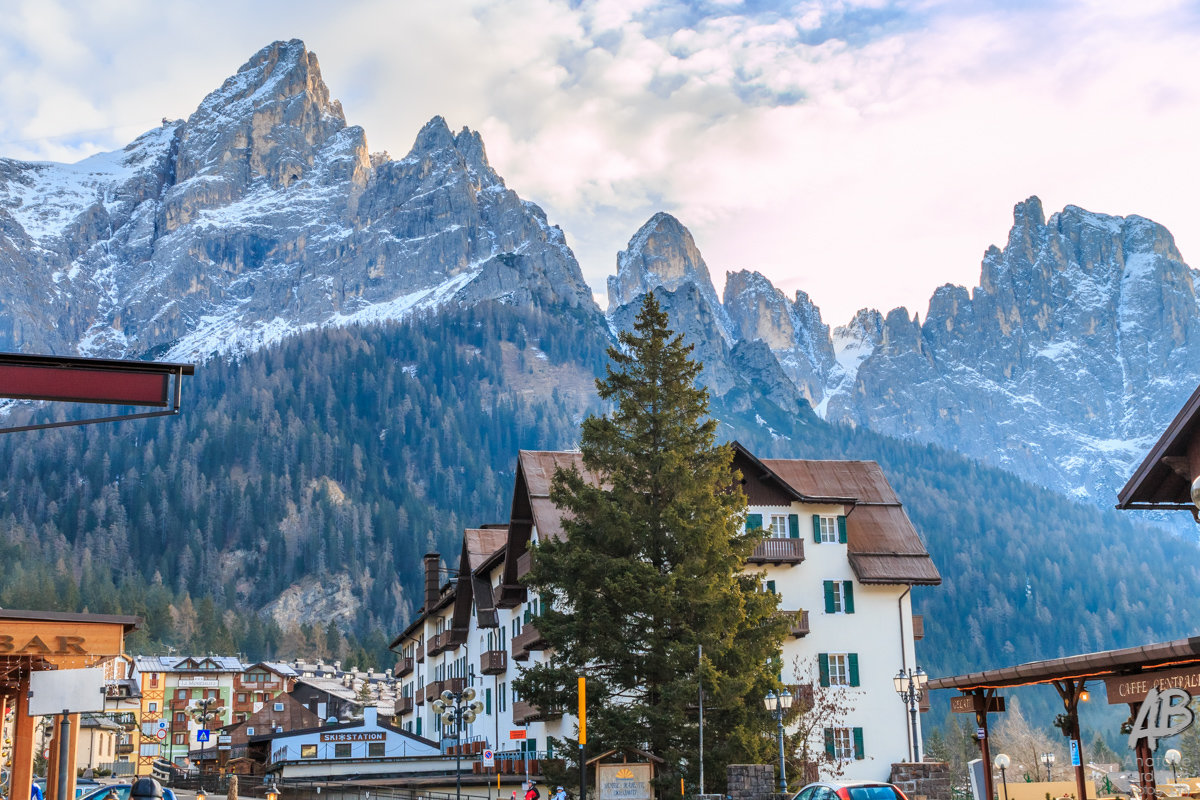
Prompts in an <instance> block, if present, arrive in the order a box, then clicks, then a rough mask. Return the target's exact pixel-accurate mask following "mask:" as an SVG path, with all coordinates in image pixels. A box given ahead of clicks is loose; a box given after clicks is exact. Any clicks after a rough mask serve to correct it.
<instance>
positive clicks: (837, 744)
mask: <svg viewBox="0 0 1200 800" xmlns="http://www.w3.org/2000/svg"><path fill="white" fill-rule="evenodd" d="M833 757H834V758H836V759H837V760H839V761H853V760H854V731H853V730H852V729H851V728H834V729H833Z"/></svg>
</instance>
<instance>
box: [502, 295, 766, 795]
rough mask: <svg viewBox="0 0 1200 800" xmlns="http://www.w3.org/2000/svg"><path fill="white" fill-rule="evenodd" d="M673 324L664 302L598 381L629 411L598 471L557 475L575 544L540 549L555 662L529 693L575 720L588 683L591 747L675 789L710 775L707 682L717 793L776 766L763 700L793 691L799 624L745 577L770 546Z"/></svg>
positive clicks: (597, 436)
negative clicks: (701, 697)
mask: <svg viewBox="0 0 1200 800" xmlns="http://www.w3.org/2000/svg"><path fill="white" fill-rule="evenodd" d="M667 323H668V320H667V315H666V314H665V313H664V312H663V311H662V310H661V309H660V308H659V306H658V303H657V301H656V300H655V298H654V295H653V294H648V295H647V296H646V299H645V302H644V304H643V306H642V309H641V311H640V313H639V315H638V318H637V323H636V325H635V326H634V329H633V331H631V332H625V333H622V334H621V335H620V348H612V349H610V351H609V357H610V359H611V363H610V364H609V366H608V368H607V375H606V377H604V378H603V379H600V380H598V381H597V382H596V385H597V388H598V389H599V393H600V396H601V398H603V399H604V400H606V401H608V402H610V403H612V408H613V410H612V411H611V413H610V414H608V415H606V416H590V417H588V418H587V419H586V420H584V423H583V430H582V436H581V450H582V461H583V467H584V471H583V473H581V472H580V471H579V470H577V469H574V468H572V469H569V470H558V471H557V472H556V474H555V475H554V479H553V482H552V487H551V493H550V497H551V500H552V501H553V502H554V503H555V505H557V506H558V508H560V509H561V510H562V511H563V512H564V516H563V531H564V534H565V536H563V537H562V538H557V539H548V540H547V539H543V540H542V541H541V542H539V543H538V544H537V545H536V546H535V547H534V548H533V558H532V567H531V570H530V572H529V574H528V576H527V578H526V580H527V584H528V585H529V587H530V589H531V592H536V593H539V594H541V596H542V597H543V603H542V609H543V613H542V616H541V617H540V618H539V619H538V620H537V625H538V629H539V631H540V632H541V633H542V634H543V635H544V637H545V639H546V641H547V643H548V644H549V645H550V647H551V651H550V652H551V656H550V658H549V659H548V660H547V661H546V662H543V663H541V664H536V665H534V666H532V667H530V668H529V669H528V670H526V672H525V673H524V675H523V677H522V678H521V679H520V680H519V681H518V682H517V688H518V690H519V691H520V692H521V696H522V698H523V699H526V700H528V701H529V702H532V703H534V704H535V705H537V706H539V707H541V708H560V709H564V710H573V709H574V703H576V702H577V689H576V687H577V677H578V676H585V677H586V678H587V701H588V708H587V711H588V732H589V737H588V738H589V748H591V749H592V751H593V752H596V749H595V748H596V747H599V748H600V749H608V748H612V747H635V748H645V749H646V750H648V751H649V752H650V753H652V754H654V755H655V756H658V757H660V758H662V759H664V761H665V765H664V767H663V769H661V770H660V772H659V778H660V782H661V783H662V785H663V786H667V785H677V784H676V783H675V781H676V779H677V777H678V776H681V775H682V776H684V777H687V778H692V779H694V777H695V773H696V772H697V770H698V762H697V759H696V755H697V738H698V737H697V733H698V731H697V728H698V714H697V690H698V686H699V681H700V678H701V677H702V678H703V685H704V689H705V692H706V698H705V739H706V742H708V743H709V747H708V748H707V750H706V753H705V766H706V769H707V770H708V771H709V772H708V774H710V775H712V776H713V778H714V779H713V780H710V785H712V784H719V783H721V781H722V779H723V775H724V765H725V764H726V763H730V762H731V761H732V760H734V759H754V760H757V759H759V758H760V757H761V758H769V756H770V748H771V742H772V741H773V739H772V737H771V731H772V728H771V721H770V720H769V719H768V718H767V716H766V714H765V711H764V710H763V708H762V703H761V698H762V697H763V696H764V695H765V694H766V692H767V690H768V689H770V688H772V687H774V686H776V685H777V683H776V677H775V676H776V675H777V674H778V672H779V668H780V649H781V642H782V639H783V636H784V628H785V626H784V623H783V622H782V620H781V619H780V617H779V616H778V615H777V614H776V613H775V611H776V604H777V600H776V597H775V596H774V595H773V594H769V593H766V592H763V591H761V586H760V577H759V576H756V575H754V574H748V573H746V572H744V571H743V570H744V565H745V562H746V558H747V557H748V556H749V555H750V553H751V552H752V550H753V548H754V546H755V545H756V544H758V542H759V541H761V537H762V535H763V534H762V532H761V531H757V530H752V531H746V530H744V524H743V523H744V517H745V511H746V496H745V494H744V493H743V492H742V490H741V486H740V483H739V479H740V476H739V475H737V474H736V472H735V470H734V469H733V466H732V464H733V451H732V449H731V448H730V447H729V446H728V445H718V444H717V443H716V428H717V423H716V421H715V420H713V419H710V418H708V417H707V412H708V392H707V390H705V389H703V388H700V387H697V385H696V379H697V377H698V376H699V373H700V369H701V366H700V364H698V363H697V362H695V361H692V360H691V359H690V357H689V355H690V352H691V347H690V346H687V345H685V344H684V343H683V339H682V337H681V336H678V335H673V334H672V332H671V331H670V330H669V329H668V327H667ZM550 598H552V599H553V602H545V600H548V599H550ZM699 648H703V658H702V660H701V659H698V652H699Z"/></svg>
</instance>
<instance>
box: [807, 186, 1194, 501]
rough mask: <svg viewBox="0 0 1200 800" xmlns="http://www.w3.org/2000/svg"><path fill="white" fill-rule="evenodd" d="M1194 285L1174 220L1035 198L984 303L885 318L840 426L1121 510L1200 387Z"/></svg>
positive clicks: (958, 294)
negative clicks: (1170, 225) (939, 449)
mask: <svg viewBox="0 0 1200 800" xmlns="http://www.w3.org/2000/svg"><path fill="white" fill-rule="evenodd" d="M1195 280H1196V273H1195V272H1194V271H1193V270H1191V269H1190V268H1189V267H1188V266H1187V265H1186V264H1185V263H1184V261H1183V257H1182V256H1181V255H1180V254H1179V251H1178V250H1177V249H1176V247H1175V243H1174V240H1173V239H1172V237H1171V234H1170V233H1169V232H1168V231H1167V230H1166V229H1165V228H1163V227H1162V226H1161V225H1158V224H1156V223H1154V222H1151V221H1149V220H1146V219H1143V218H1141V217H1132V216H1131V217H1126V218H1121V217H1110V216H1105V215H1102V214H1094V213H1090V212H1088V211H1084V210H1083V209H1081V208H1077V207H1075V206H1068V207H1067V208H1066V209H1064V210H1063V211H1062V212H1060V213H1058V214H1054V215H1052V216H1051V217H1050V219H1049V220H1046V219H1045V217H1044V214H1043V212H1042V206H1041V203H1040V202H1039V201H1038V200H1037V198H1031V199H1029V200H1027V201H1025V202H1024V203H1021V204H1019V205H1018V206H1017V207H1016V210H1015V212H1014V224H1013V228H1012V231H1011V233H1010V234H1009V237H1008V243H1007V245H1006V247H1005V248H1004V249H1003V250H999V249H997V248H995V247H993V248H991V249H989V250H988V252H987V254H986V255H985V257H984V260H983V270H982V276H981V279H980V285H979V286H978V287H976V288H975V290H974V291H973V292H971V293H969V294H968V292H967V290H966V289H964V288H962V287H957V286H943V287H942V288H940V289H938V290H937V292H935V293H934V296H933V298H932V300H931V301H930V304H929V316H928V318H927V319H926V320H925V322H924V324H920V325H918V323H917V322H916V321H915V320H912V319H909V318H908V315H907V314H906V313H898V312H896V311H894V312H892V313H890V314H888V316H887V318H886V320H885V322H884V325H883V335H882V339H881V341H880V342H879V344H878V345H877V346H876V347H875V349H874V350H873V352H872V353H871V355H870V356H868V357H867V358H866V359H865V360H864V361H863V362H862V363H861V365H860V366H859V368H858V370H857V380H856V384H855V387H854V390H853V393H852V395H851V396H850V397H848V398H846V400H845V402H844V403H843V402H839V403H838V404H837V405H836V413H835V405H834V403H832V402H831V404H830V417H832V418H835V419H837V418H840V419H843V420H847V421H852V422H855V423H858V424H865V425H869V426H870V427H871V428H873V429H876V430H879V431H881V432H884V433H890V434H894V435H904V436H909V437H913V438H917V439H920V440H922V441H929V442H937V443H939V444H943V445H947V446H950V447H953V448H954V449H957V450H959V451H961V452H963V453H966V454H968V455H971V456H975V457H977V458H981V459H983V460H984V461H988V462H991V463H994V464H997V465H1000V466H1003V467H1006V468H1008V469H1010V470H1012V471H1014V472H1017V473H1018V474H1021V475H1024V476H1026V477H1029V478H1031V479H1033V480H1035V481H1036V482H1039V483H1042V484H1045V485H1049V486H1051V487H1054V488H1058V489H1062V490H1066V491H1069V492H1072V493H1074V494H1076V495H1080V496H1090V497H1093V498H1096V499H1097V500H1098V501H1101V502H1110V501H1111V500H1112V497H1113V494H1114V492H1115V489H1116V488H1119V486H1120V485H1121V484H1123V483H1124V481H1125V480H1126V479H1127V478H1128V476H1129V474H1130V472H1131V471H1132V467H1133V466H1135V465H1136V464H1137V463H1138V462H1139V461H1140V460H1141V458H1142V457H1143V456H1144V455H1145V453H1146V451H1147V450H1148V449H1149V447H1150V445H1151V444H1152V443H1153V441H1154V440H1155V439H1156V438H1157V436H1158V435H1159V433H1161V431H1162V429H1163V428H1164V427H1165V426H1166V424H1167V423H1168V422H1169V421H1170V420H1171V418H1172V417H1173V416H1174V414H1175V412H1176V411H1178V409H1179V407H1180V406H1181V405H1182V404H1183V401H1184V400H1185V399H1186V398H1187V397H1188V395H1189V394H1190V393H1191V391H1192V390H1193V389H1194V388H1195V386H1196V383H1197V380H1198V379H1200V305H1198V303H1197V297H1196V290H1195Z"/></svg>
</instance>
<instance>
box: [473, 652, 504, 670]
mask: <svg viewBox="0 0 1200 800" xmlns="http://www.w3.org/2000/svg"><path fill="white" fill-rule="evenodd" d="M507 669H508V651H507V650H488V651H486V652H484V653H483V654H482V655H481V656H479V671H480V672H482V673H483V674H484V675H499V674H501V673H503V672H505V671H506V670H507Z"/></svg>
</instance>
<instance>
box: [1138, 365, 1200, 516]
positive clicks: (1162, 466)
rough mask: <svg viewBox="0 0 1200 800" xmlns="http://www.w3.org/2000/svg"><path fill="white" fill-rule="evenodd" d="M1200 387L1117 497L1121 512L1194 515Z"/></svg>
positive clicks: (1198, 465)
mask: <svg viewBox="0 0 1200 800" xmlns="http://www.w3.org/2000/svg"><path fill="white" fill-rule="evenodd" d="M1198 431H1200V387H1197V388H1196V391H1194V392H1192V396H1191V397H1189V398H1188V401H1187V402H1186V403H1184V405H1183V408H1181V409H1180V410H1179V413H1178V414H1176V415H1175V419H1173V420H1171V424H1170V425H1168V426H1167V429H1166V430H1165V431H1164V432H1163V435H1162V436H1160V437H1159V439H1158V441H1157V442H1155V443H1154V447H1152V448H1150V452H1149V453H1148V454H1147V455H1146V458H1145V460H1144V461H1142V463H1141V465H1140V466H1138V468H1137V470H1136V471H1135V472H1134V473H1133V477H1131V478H1130V479H1129V482H1128V483H1126V484H1125V488H1123V489H1121V491H1120V492H1118V494H1117V508H1121V509H1147V508H1153V509H1166V510H1171V509H1181V510H1182V509H1186V510H1189V511H1193V513H1194V512H1195V508H1196V506H1195V505H1194V504H1193V503H1192V497H1191V487H1192V481H1193V480H1194V479H1195V477H1196V476H1197V475H1200V437H1197V432H1198Z"/></svg>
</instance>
